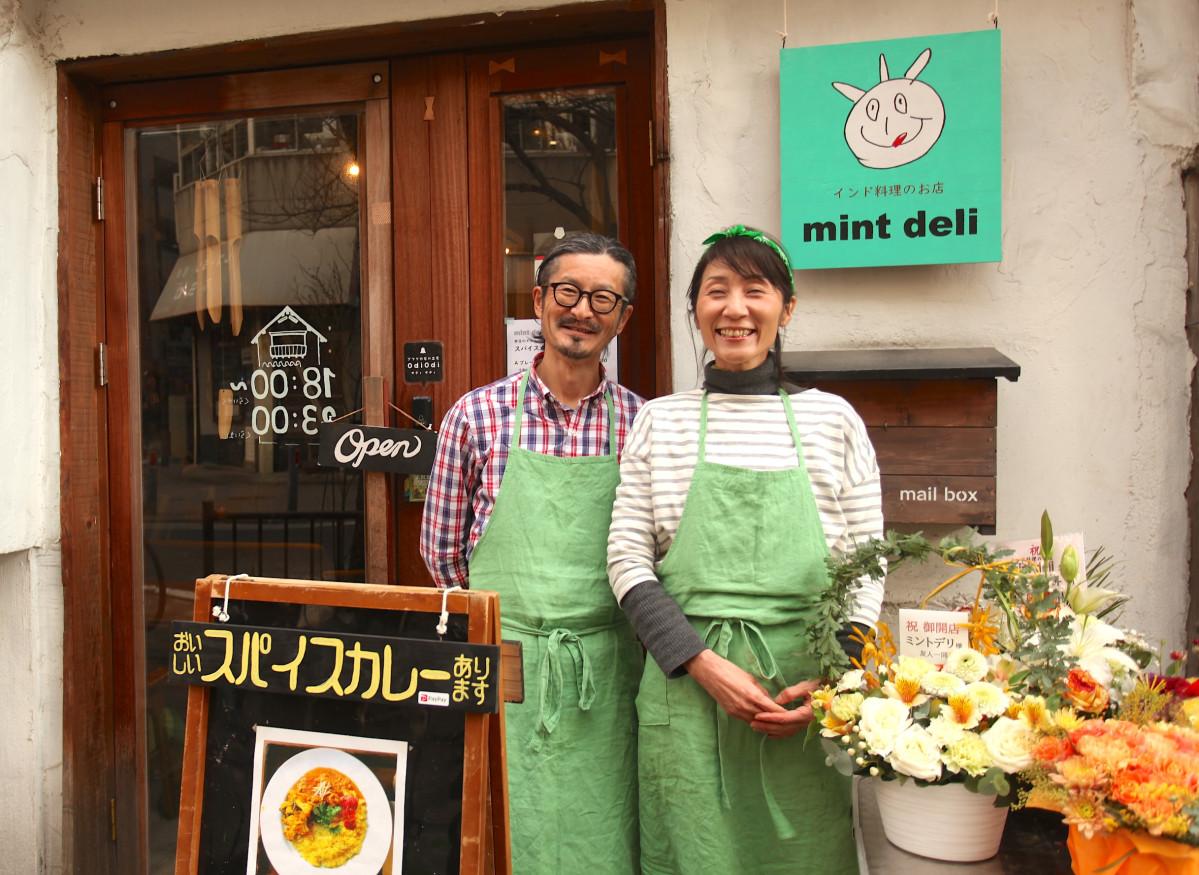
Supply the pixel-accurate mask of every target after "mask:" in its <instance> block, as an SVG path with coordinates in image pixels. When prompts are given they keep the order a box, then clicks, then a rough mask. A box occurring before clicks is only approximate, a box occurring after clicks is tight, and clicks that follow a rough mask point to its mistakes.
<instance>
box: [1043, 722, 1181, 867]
mask: <svg viewBox="0 0 1199 875" xmlns="http://www.w3.org/2000/svg"><path fill="white" fill-rule="evenodd" d="M1033 760H1034V763H1033V765H1032V766H1031V767H1030V768H1029V769H1027V770H1026V772H1025V777H1026V778H1027V779H1028V780H1029V781H1030V782H1031V785H1032V790H1031V791H1030V792H1029V793H1028V797H1027V801H1028V804H1030V805H1035V806H1037V807H1042V808H1051V809H1053V810H1055V811H1060V812H1061V813H1062V814H1063V816H1064V819H1065V822H1066V823H1067V824H1070V825H1071V826H1074V827H1076V828H1077V829H1078V831H1079V832H1081V833H1082V834H1083V835H1084V836H1086V837H1088V838H1090V837H1092V836H1093V835H1095V834H1096V833H1104V832H1114V831H1115V830H1117V829H1121V828H1125V829H1130V830H1135V831H1144V832H1147V833H1148V834H1149V835H1152V836H1158V837H1162V838H1167V839H1171V840H1173V841H1178V842H1183V843H1185V844H1188V845H1194V846H1199V732H1195V731H1194V730H1192V729H1189V728H1186V727H1182V726H1178V725H1175V724H1171V723H1151V724H1148V725H1143V726H1142V725H1138V724H1136V723H1132V722H1130V721H1127V720H1117V719H1104V720H1086V721H1083V722H1081V723H1080V724H1079V725H1078V726H1077V727H1075V728H1073V729H1070V730H1064V729H1061V728H1054V729H1052V730H1050V731H1048V732H1045V733H1044V734H1043V735H1042V737H1041V739H1040V740H1039V741H1038V742H1037V743H1036V745H1035V747H1034V748H1033Z"/></svg>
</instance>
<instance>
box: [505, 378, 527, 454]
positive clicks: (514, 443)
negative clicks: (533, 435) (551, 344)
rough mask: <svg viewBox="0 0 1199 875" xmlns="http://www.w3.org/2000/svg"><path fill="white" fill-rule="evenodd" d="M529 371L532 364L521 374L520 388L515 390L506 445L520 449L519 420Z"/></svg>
mask: <svg viewBox="0 0 1199 875" xmlns="http://www.w3.org/2000/svg"><path fill="white" fill-rule="evenodd" d="M531 373H533V367H532V365H530V366H529V368H528V370H526V371H525V372H524V374H523V375H521V378H520V388H519V389H517V390H516V410H515V411H514V412H513V414H512V419H513V422H512V437H511V438H510V439H509V441H508V446H509V447H512V448H513V449H520V421H521V420H522V419H524V416H525V389H527V388H528V386H529V374H531Z"/></svg>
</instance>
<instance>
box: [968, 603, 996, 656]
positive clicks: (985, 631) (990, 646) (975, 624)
mask: <svg viewBox="0 0 1199 875" xmlns="http://www.w3.org/2000/svg"><path fill="white" fill-rule="evenodd" d="M966 626H967V627H968V628H969V629H970V646H971V647H973V648H974V649H975V650H977V651H978V652H979V653H981V654H982V655H983V656H991V655H992V654H994V653H998V652H999V648H998V647H997V646H996V645H995V638H996V636H997V635H998V634H999V626H998V624H996V623H993V622H991V609H990V608H989V607H984V606H981V605H980V606H979V607H977V608H974V609H973V610H971V611H970V622H969V623H967V624H966Z"/></svg>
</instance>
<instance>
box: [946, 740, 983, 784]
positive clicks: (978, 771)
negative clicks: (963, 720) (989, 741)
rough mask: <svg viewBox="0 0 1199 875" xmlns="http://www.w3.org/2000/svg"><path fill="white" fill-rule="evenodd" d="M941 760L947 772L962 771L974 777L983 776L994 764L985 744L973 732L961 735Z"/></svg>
mask: <svg viewBox="0 0 1199 875" xmlns="http://www.w3.org/2000/svg"><path fill="white" fill-rule="evenodd" d="M943 759H944V760H945V767H946V768H948V769H949V771H951V772H954V773H955V774H956V773H957V772H962V771H964V772H966V773H967V774H970V775H973V776H974V777H978V776H979V775H982V774H984V773H985V772H986V771H987V769H989V768H991V766H992V765H993V764H994V762H995V761H994V760H993V759H991V753H990V751H988V750H987V745H986V743H985V742H984V741H983V740H982V739H981V738H980V737H979V736H978V735H977V734H975V733H973V732H966V733H963V735H962V736H961V737H960V738H958V739H957V740H956V741H954V742H952V743H951V744H950V745H949V747H948V749H947V750H946V751H945V754H944V756H943Z"/></svg>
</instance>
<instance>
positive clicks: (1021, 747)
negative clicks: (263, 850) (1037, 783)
mask: <svg viewBox="0 0 1199 875" xmlns="http://www.w3.org/2000/svg"><path fill="white" fill-rule="evenodd" d="M982 739H983V743H984V744H986V746H987V752H988V753H989V754H991V759H993V760H994V761H995V765H997V766H999V768H1001V769H1003V770H1004V771H1005V772H1007V773H1008V774H1013V773H1015V772H1019V771H1021V770H1022V769H1027V768H1028V767H1029V766H1031V765H1032V749H1033V747H1034V746H1035V745H1036V743H1037V734H1036V733H1035V732H1033V731H1032V730H1031V729H1029V728H1028V727H1027V726H1025V725H1024V724H1023V723H1022V722H1020V721H1019V720H1013V719H1012V718H1010V717H1000V718H999V719H998V720H996V721H995V723H994V725H992V726H991V728H990V729H988V730H987V731H986V732H984V733H983V734H982Z"/></svg>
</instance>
